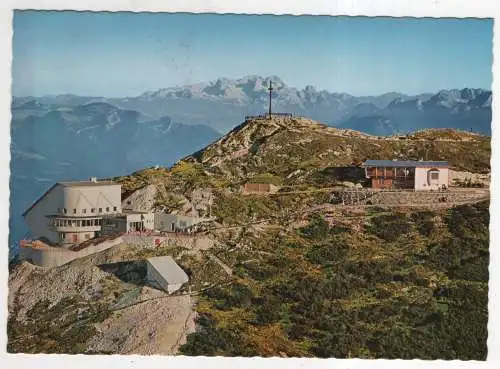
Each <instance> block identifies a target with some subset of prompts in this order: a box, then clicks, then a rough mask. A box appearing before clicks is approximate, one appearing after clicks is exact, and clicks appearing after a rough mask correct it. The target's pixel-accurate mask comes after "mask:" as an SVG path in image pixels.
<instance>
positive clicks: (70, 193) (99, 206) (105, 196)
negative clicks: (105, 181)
mask: <svg viewBox="0 0 500 369" xmlns="http://www.w3.org/2000/svg"><path fill="white" fill-rule="evenodd" d="M63 198H64V200H63V206H62V208H65V209H66V211H67V213H66V215H72V216H75V215H76V216H91V215H93V216H96V215H103V214H119V213H121V203H122V202H121V185H119V184H113V185H96V186H65V187H63ZM115 208H116V210H115ZM92 209H94V212H93V213H92Z"/></svg>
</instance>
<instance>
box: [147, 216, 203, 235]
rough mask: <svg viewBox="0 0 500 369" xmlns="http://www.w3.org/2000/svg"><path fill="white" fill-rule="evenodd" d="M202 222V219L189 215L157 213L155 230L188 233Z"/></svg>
mask: <svg viewBox="0 0 500 369" xmlns="http://www.w3.org/2000/svg"><path fill="white" fill-rule="evenodd" d="M202 220H203V219H202V218H199V217H191V216H187V215H178V214H167V213H155V214H154V229H155V230H158V231H161V232H176V231H188V230H192V229H193V227H194V226H195V225H196V224H198V223H199V222H200V221H202Z"/></svg>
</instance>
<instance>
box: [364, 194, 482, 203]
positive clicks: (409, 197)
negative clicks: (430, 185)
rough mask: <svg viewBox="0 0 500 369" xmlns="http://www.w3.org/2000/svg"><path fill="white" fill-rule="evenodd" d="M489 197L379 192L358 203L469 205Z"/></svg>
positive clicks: (479, 195) (480, 195)
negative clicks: (468, 203)
mask: <svg viewBox="0 0 500 369" xmlns="http://www.w3.org/2000/svg"><path fill="white" fill-rule="evenodd" d="M488 196H489V193H488V192H483V191H469V192H467V191H456V192H455V191H446V192H421V191H420V192H378V193H373V194H372V195H371V196H369V197H367V198H366V199H364V200H361V201H359V202H358V204H360V205H362V204H372V205H377V204H380V205H426V204H436V203H448V204H456V203H460V204H461V203H467V202H474V201H478V200H481V199H483V198H487V197H488Z"/></svg>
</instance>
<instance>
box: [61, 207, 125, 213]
mask: <svg viewBox="0 0 500 369" xmlns="http://www.w3.org/2000/svg"><path fill="white" fill-rule="evenodd" d="M110 209H111V208H110V207H109V206H108V207H106V208H105V210H106V213H109V212H110V211H111V210H110ZM89 210H90V212H91V213H95V212H96V211H98V212H99V213H102V212H103V208H98V209H97V208H91V209H89ZM117 210H118V208H117V207H116V206H113V211H114V212H116V211H117ZM57 212H58V213H61V214H68V209H66V208H58V209H57ZM76 212H77V211H76V209H73V212H72V214H76ZM82 214H87V209H82Z"/></svg>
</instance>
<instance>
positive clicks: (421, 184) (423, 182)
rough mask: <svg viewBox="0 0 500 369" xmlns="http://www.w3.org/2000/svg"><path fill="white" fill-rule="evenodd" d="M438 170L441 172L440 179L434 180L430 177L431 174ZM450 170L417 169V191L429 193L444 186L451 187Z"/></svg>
mask: <svg viewBox="0 0 500 369" xmlns="http://www.w3.org/2000/svg"><path fill="white" fill-rule="evenodd" d="M435 170H437V171H438V172H439V179H438V180H432V179H431V177H430V172H431V171H435ZM448 172H449V171H448V168H431V167H419V168H415V190H418V191H429V190H437V189H439V188H441V187H442V186H443V185H445V186H446V187H448V186H449V179H448V177H449V175H448Z"/></svg>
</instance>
